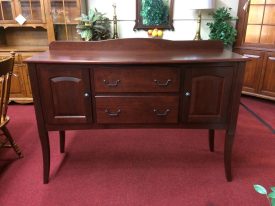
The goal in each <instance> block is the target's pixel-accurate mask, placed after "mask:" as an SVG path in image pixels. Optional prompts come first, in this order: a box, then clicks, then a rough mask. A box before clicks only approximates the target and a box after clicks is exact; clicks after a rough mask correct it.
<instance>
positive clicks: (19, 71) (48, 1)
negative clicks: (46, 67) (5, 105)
mask: <svg viewBox="0 0 275 206" xmlns="http://www.w3.org/2000/svg"><path fill="white" fill-rule="evenodd" d="M81 13H86V1H85V0H35V1H34V0H11V1H10V0H4V1H3V0H2V1H1V0H0V56H9V53H10V52H11V51H13V52H15V53H16V59H15V65H14V75H13V77H12V83H11V95H10V99H11V100H12V101H15V102H18V103H28V102H32V92H31V88H30V83H29V75H28V66H27V64H25V63H23V61H24V59H26V58H28V57H31V56H32V55H33V54H35V53H37V52H42V51H46V50H47V49H48V44H49V43H50V42H52V41H55V40H79V39H80V36H79V34H77V32H76V25H77V23H78V22H77V21H76V20H75V18H76V17H79V16H81ZM19 15H22V17H24V18H25V22H23V23H22V25H20V24H19V23H18V22H17V21H16V20H15V19H16V17H18V16H19Z"/></svg>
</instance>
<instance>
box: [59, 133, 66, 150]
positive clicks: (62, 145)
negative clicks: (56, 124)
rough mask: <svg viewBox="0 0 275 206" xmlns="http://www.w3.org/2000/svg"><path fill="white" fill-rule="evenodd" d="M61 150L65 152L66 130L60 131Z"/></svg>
mask: <svg viewBox="0 0 275 206" xmlns="http://www.w3.org/2000/svg"><path fill="white" fill-rule="evenodd" d="M59 141H60V152H61V153H64V152H65V131H63V130H62V131H59Z"/></svg>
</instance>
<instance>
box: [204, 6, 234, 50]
mask: <svg viewBox="0 0 275 206" xmlns="http://www.w3.org/2000/svg"><path fill="white" fill-rule="evenodd" d="M230 11H231V8H225V7H221V8H218V9H217V10H216V11H215V12H214V13H213V14H212V17H213V20H214V21H213V22H208V23H207V24H206V25H207V26H208V27H209V28H210V34H209V37H210V39H212V40H221V41H223V43H224V45H225V46H231V45H232V44H233V43H234V41H235V39H236V35H237V30H236V29H235V28H234V27H233V25H232V22H231V20H232V19H233V17H232V16H231V14H230Z"/></svg>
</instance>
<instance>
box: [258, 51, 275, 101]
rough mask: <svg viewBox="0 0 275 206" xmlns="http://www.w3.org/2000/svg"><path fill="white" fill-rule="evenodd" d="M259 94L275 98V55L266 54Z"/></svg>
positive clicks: (271, 53)
mask: <svg viewBox="0 0 275 206" xmlns="http://www.w3.org/2000/svg"><path fill="white" fill-rule="evenodd" d="M259 93H260V94H263V95H267V96H271V97H275V53H274V52H270V53H267V55H266V58H265V66H264V70H263V72H262V79H261V83H260V88H259Z"/></svg>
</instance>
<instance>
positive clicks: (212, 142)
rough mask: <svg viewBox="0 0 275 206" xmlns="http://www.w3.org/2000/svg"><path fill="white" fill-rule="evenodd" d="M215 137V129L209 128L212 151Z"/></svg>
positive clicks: (212, 150)
mask: <svg viewBox="0 0 275 206" xmlns="http://www.w3.org/2000/svg"><path fill="white" fill-rule="evenodd" d="M214 137H215V130H214V129H209V130H208V142H209V149H210V151H211V152H214Z"/></svg>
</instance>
